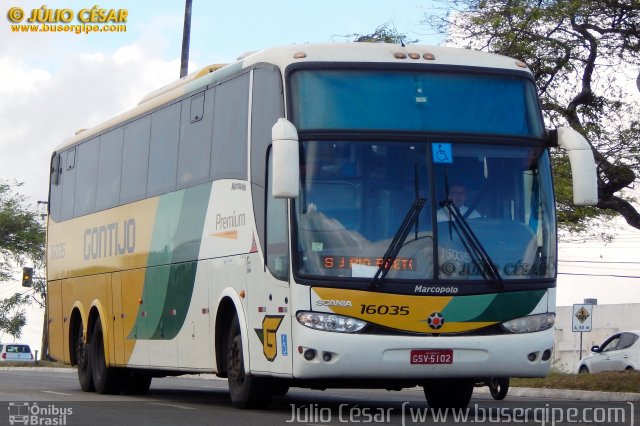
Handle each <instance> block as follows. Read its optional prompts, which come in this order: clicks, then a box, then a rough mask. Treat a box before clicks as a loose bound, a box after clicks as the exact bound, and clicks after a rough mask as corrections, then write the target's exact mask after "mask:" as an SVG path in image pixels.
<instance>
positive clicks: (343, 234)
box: [295, 140, 556, 281]
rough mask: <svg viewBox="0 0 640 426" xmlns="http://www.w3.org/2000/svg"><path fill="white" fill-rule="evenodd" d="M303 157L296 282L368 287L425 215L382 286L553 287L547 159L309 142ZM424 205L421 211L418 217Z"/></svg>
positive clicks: (511, 150) (437, 146)
mask: <svg viewBox="0 0 640 426" xmlns="http://www.w3.org/2000/svg"><path fill="white" fill-rule="evenodd" d="M301 151H302V154H301V161H302V165H301V183H302V185H301V194H300V196H299V197H298V198H297V199H296V200H295V206H296V215H295V218H296V222H297V223H296V228H297V232H296V243H297V261H296V272H297V273H298V274H299V275H301V276H307V277H323V278H331V277H333V278H341V279H365V278H366V279H371V278H373V277H374V275H375V274H376V272H377V271H378V269H379V267H380V264H381V263H382V258H383V256H384V254H385V253H386V252H387V249H388V248H389V246H390V244H391V241H392V240H393V239H394V237H395V236H396V235H397V234H398V229H399V227H401V225H402V224H403V221H404V219H405V217H406V216H407V214H408V213H409V212H410V211H411V210H412V209H413V210H414V211H415V210H417V211H418V212H419V214H418V215H417V217H415V218H414V219H412V220H411V221H410V222H409V224H410V229H409V232H408V234H407V235H406V238H404V239H403V241H402V242H401V247H400V250H399V251H398V252H397V256H396V258H395V261H394V262H393V265H391V267H390V268H389V270H388V273H387V274H386V279H387V280H394V281H402V280H425V279H426V280H432V279H433V280H488V279H491V278H488V277H493V278H494V279H498V280H499V281H503V280H504V281H507V280H521V281H522V280H526V279H541V278H552V277H554V276H555V269H554V268H555V256H556V252H555V250H556V243H555V216H554V205H553V196H552V183H551V176H550V165H549V158H548V151H547V150H545V149H543V148H538V147H527V146H518V145H502V144H500V145H494V144H465V143H451V142H448V141H431V142H419V143H418V142H393V141H388V142H382V141H371V142H364V141H326V140H322V141H315V140H314V141H304V142H302V143H301ZM418 201H419V203H420V204H422V203H424V205H422V206H421V208H419V209H415V206H416V203H417V202H418ZM452 212H454V213H456V215H455V216H456V217H452V214H451V213H452ZM404 222H405V224H406V223H407V222H406V221H404ZM463 228H466V232H465V230H464V229H463ZM471 238H473V239H474V240H475V242H474V243H473V244H472V243H471V242H470V241H471ZM481 254H482V255H484V256H486V259H482V258H481V256H480V255H481ZM434 265H437V266H436V267H434ZM488 267H491V269H492V274H487V273H486V272H487V268H488ZM496 275H497V276H496Z"/></svg>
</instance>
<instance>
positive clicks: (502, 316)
mask: <svg viewBox="0 0 640 426" xmlns="http://www.w3.org/2000/svg"><path fill="white" fill-rule="evenodd" d="M546 292H547V290H546V289H542V290H530V291H515V292H509V293H498V294H482V295H477V296H458V297H454V298H453V300H452V301H451V302H449V304H448V305H447V306H446V307H445V308H444V309H443V311H442V315H443V316H444V317H445V318H446V319H447V321H454V322H468V321H470V322H502V321H508V320H511V319H514V318H519V317H523V316H526V315H529V314H530V313H531V311H533V309H534V308H535V307H536V306H537V305H538V303H540V300H541V299H542V298H543V297H544V295H545V294H546Z"/></svg>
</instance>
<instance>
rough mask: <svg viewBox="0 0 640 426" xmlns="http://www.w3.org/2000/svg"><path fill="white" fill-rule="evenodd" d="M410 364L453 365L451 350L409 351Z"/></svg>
mask: <svg viewBox="0 0 640 426" xmlns="http://www.w3.org/2000/svg"><path fill="white" fill-rule="evenodd" d="M409 362H410V363H411V364H453V350H452V349H414V350H412V351H411V358H410V359H409Z"/></svg>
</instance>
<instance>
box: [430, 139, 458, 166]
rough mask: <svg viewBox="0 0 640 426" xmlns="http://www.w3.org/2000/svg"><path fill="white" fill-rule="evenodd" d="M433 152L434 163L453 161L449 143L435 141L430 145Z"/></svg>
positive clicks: (449, 162)
mask: <svg viewBox="0 0 640 426" xmlns="http://www.w3.org/2000/svg"><path fill="white" fill-rule="evenodd" d="M431 151H432V152H433V162H434V163H436V164H451V163H453V151H452V148H451V144H450V143H441V142H436V143H434V144H433V145H431Z"/></svg>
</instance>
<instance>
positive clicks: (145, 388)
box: [122, 370, 153, 395]
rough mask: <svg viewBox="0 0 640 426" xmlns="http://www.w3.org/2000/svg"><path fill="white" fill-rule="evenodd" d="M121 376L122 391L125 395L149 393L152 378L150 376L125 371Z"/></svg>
mask: <svg viewBox="0 0 640 426" xmlns="http://www.w3.org/2000/svg"><path fill="white" fill-rule="evenodd" d="M125 373H128V374H123V376H122V391H123V392H124V393H125V394H126V395H143V394H145V393H147V392H149V387H150V386H151V380H152V379H153V377H152V376H151V375H150V374H144V373H134V372H131V371H126V370H125Z"/></svg>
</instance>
